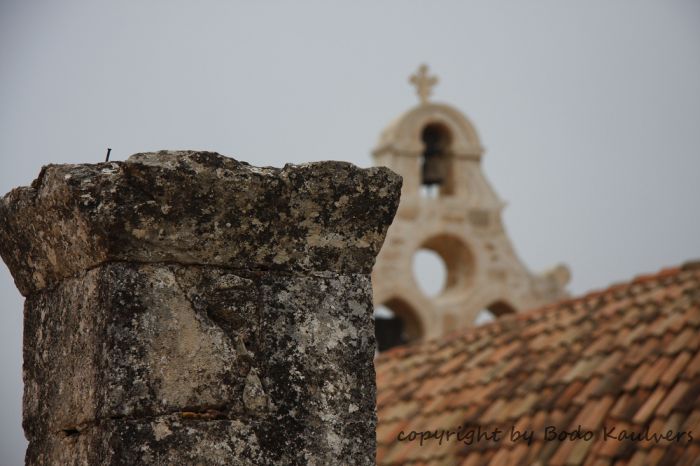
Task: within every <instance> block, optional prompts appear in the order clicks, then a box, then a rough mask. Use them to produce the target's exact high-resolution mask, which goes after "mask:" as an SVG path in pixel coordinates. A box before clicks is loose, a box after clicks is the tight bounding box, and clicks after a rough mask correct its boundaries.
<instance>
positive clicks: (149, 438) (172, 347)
mask: <svg viewBox="0 0 700 466" xmlns="http://www.w3.org/2000/svg"><path fill="white" fill-rule="evenodd" d="M399 189H400V179H399V178H398V177H396V176H395V175H393V174H392V173H391V172H389V171H387V170H383V169H371V170H360V169H357V168H355V167H353V166H352V165H350V164H343V163H336V162H332V163H318V164H309V165H302V166H287V167H285V168H283V169H281V170H279V169H272V168H263V169H259V168H255V167H251V166H249V165H247V164H243V163H240V162H236V161H234V160H231V159H226V158H224V157H222V156H219V155H218V154H212V153H195V152H179V153H157V154H140V155H137V156H133V157H132V158H130V159H129V161H127V162H115V163H109V164H97V165H70V166H50V167H48V168H45V169H44V170H42V174H41V175H40V178H39V179H38V180H37V181H35V182H34V184H33V185H32V187H31V188H19V189H16V190H14V191H12V192H11V193H10V194H9V195H7V196H6V197H5V198H3V199H2V201H1V202H0V253H2V256H3V258H4V259H5V260H6V262H7V263H8V266H9V267H10V271H11V272H12V274H13V276H14V277H15V281H16V283H17V285H18V287H20V289H21V290H22V291H23V293H25V294H27V295H28V297H27V300H26V303H25V331H24V380H25V395H24V428H25V433H26V435H27V437H28V439H29V440H30V445H29V449H28V451H27V457H26V459H27V463H28V464H52V465H53V464H60V465H64V464H90V465H92V464H110V465H121V464H163V465H170V464H202V465H209V464H212V465H213V464H270V465H283V464H299V465H301V464H318V465H322V464H373V462H374V451H375V434H374V429H375V424H376V418H375V414H374V403H375V385H374V367H373V356H374V348H375V342H374V329H373V323H372V301H371V285H370V277H369V271H370V269H371V267H372V263H373V260H374V254H375V253H376V251H378V249H379V247H380V246H381V243H382V241H383V238H384V234H385V232H386V229H387V227H388V225H389V223H390V221H391V219H392V217H393V214H394V212H395V209H396V205H397V203H398V193H399Z"/></svg>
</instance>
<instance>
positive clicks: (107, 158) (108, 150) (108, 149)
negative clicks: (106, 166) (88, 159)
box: [105, 147, 112, 162]
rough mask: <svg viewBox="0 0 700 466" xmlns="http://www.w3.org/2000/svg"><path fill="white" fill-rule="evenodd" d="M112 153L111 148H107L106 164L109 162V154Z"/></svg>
mask: <svg viewBox="0 0 700 466" xmlns="http://www.w3.org/2000/svg"><path fill="white" fill-rule="evenodd" d="M110 152H112V149H110V148H109V147H108V148H107V157H105V162H109V153H110Z"/></svg>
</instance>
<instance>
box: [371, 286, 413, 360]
mask: <svg viewBox="0 0 700 466" xmlns="http://www.w3.org/2000/svg"><path fill="white" fill-rule="evenodd" d="M374 332H375V336H376V339H377V350H378V351H380V352H381V351H386V350H388V349H390V348H393V347H395V346H399V345H405V344H406V343H410V342H413V341H416V340H419V339H420V338H421V337H422V336H423V333H424V330H423V325H422V324H421V322H420V319H419V317H418V313H416V311H415V310H414V309H413V308H412V307H411V306H410V305H409V304H408V303H407V302H406V301H404V300H402V299H400V298H392V299H389V300H388V301H386V302H385V303H384V304H382V305H380V306H378V307H377V308H376V309H375V310H374Z"/></svg>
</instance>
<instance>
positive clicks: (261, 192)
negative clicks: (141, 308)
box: [0, 151, 401, 296]
mask: <svg viewBox="0 0 700 466" xmlns="http://www.w3.org/2000/svg"><path fill="white" fill-rule="evenodd" d="M400 189H401V178H400V177H399V176H397V175H396V174H394V173H393V172H391V171H390V170H388V169H386V168H376V167H375V168H369V169H358V168H357V167H355V166H354V165H352V164H350V163H347V162H317V163H308V164H303V165H286V166H285V167H284V168H281V169H279V168H269V167H267V168H258V167H253V166H251V165H248V164H247V163H244V162H238V161H236V160H234V159H230V158H227V157H223V156H221V155H219V154H216V153H212V152H193V151H181V152H167V151H162V152H158V153H145V154H136V155H132V156H131V157H130V158H129V159H128V160H127V161H125V162H108V163H99V164H83V165H48V166H46V167H44V168H43V169H42V171H41V173H40V175H39V177H38V178H37V179H36V180H35V181H34V182H33V183H32V185H31V186H30V187H23V188H17V189H14V190H12V191H11V192H10V193H8V194H7V195H6V196H5V197H4V198H3V199H2V200H1V201H0V224H2V225H3V226H2V228H0V255H2V258H3V260H4V261H5V263H6V264H7V265H8V267H9V269H10V271H11V272H12V274H13V277H14V279H15V282H16V284H17V287H18V288H19V290H20V292H21V293H22V294H23V295H25V296H27V295H28V294H29V293H31V292H32V291H37V290H40V289H43V288H45V287H50V286H53V285H54V284H56V283H57V282H58V281H60V280H62V279H64V278H67V277H70V276H73V275H75V274H76V273H78V272H79V271H81V270H86V269H89V268H92V267H94V266H96V265H98V264H101V263H104V262H108V261H125V260H128V261H140V262H157V261H169V262H178V263H181V264H210V265H221V266H225V267H231V268H237V269H243V270H287V271H325V270H329V271H336V272H347V273H370V271H371V269H372V266H373V264H374V259H375V256H376V255H377V253H378V252H379V248H380V247H381V245H382V242H383V239H384V235H385V233H386V228H388V226H389V224H390V223H391V221H392V219H393V216H394V213H395V210H396V202H397V198H398V195H399V191H400Z"/></svg>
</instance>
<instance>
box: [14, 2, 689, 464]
mask: <svg viewBox="0 0 700 466" xmlns="http://www.w3.org/2000/svg"><path fill="white" fill-rule="evenodd" d="M423 62H426V63H428V64H429V65H430V66H431V71H432V72H433V73H435V74H437V75H438V76H439V78H440V83H439V84H438V86H437V87H436V89H435V93H434V94H433V100H434V101H437V102H446V103H449V104H451V105H453V106H455V107H457V108H458V109H460V110H461V111H463V112H464V113H465V114H466V115H468V116H469V117H470V119H471V120H472V122H473V123H474V125H475V126H476V128H477V130H478V131H479V134H480V136H481V140H482V142H483V144H484V146H485V147H486V154H485V156H484V159H483V168H484V171H485V173H486V176H487V177H488V178H489V180H490V181H491V183H492V185H493V186H494V188H495V189H496V191H497V192H498V193H499V195H500V196H501V198H503V199H504V200H505V201H507V202H508V207H507V208H506V210H505V213H504V221H505V225H506V228H507V230H508V232H509V234H510V237H511V239H512V241H513V242H514V245H515V247H516V249H517V251H518V253H519V255H520V257H521V258H522V259H523V260H524V262H525V263H526V264H527V265H528V266H529V267H530V268H531V269H533V270H534V271H540V270H542V269H544V268H546V267H549V266H551V265H553V264H556V263H558V262H565V263H566V264H568V265H569V267H570V268H571V271H572V274H573V279H572V282H571V284H570V286H569V289H570V291H571V292H572V293H573V294H580V293H583V292H585V291H587V290H590V289H592V288H600V287H603V286H606V285H608V284H610V283H611V282H615V281H620V280H626V279H628V278H631V277H632V276H634V275H637V274H641V273H643V272H651V271H655V270H657V269H659V268H661V267H664V266H670V265H677V264H679V263H682V262H684V261H686V260H689V259H692V258H700V209H699V208H698V201H700V153H699V152H698V145H699V141H700V3H698V2H694V1H691V0H687V1H680V0H679V1H666V2H657V1H644V0H642V1H633V0H628V1H617V2H605V1H598V0H592V1H588V2H577V3H574V2H568V1H564V2H562V1H536V2H515V1H511V2H489V1H483V2H473V1H469V2H465V1H454V2H451V1H439V2H437V1H433V2H427V1H408V0H402V1H381V2H376V1H375V2H370V1H360V2H346V3H342V4H341V3H340V2H327V1H326V2H322V1H298V2H272V1H271V2H249V1H237V2H223V1H206V2H184V1H155V0H152V1H149V2H137V1H122V2H106V1H61V2H50V1H19V0H18V1H8V0H3V1H2V2H0V70H2V72H1V73H0V103H1V105H0V193H2V194H4V193H5V192H7V191H9V190H10V189H12V188H13V187H15V186H19V185H27V184H29V183H31V181H32V180H33V179H34V178H35V177H36V176H37V174H38V173H39V170H40V168H41V166H42V165H45V164H48V163H93V162H99V161H102V160H104V156H105V152H106V149H107V147H111V148H112V155H111V159H112V160H124V159H126V158H127V157H128V156H129V155H131V154H132V153H135V152H143V151H151V150H159V149H204V150H213V151H217V152H220V153H222V154H225V155H228V156H231V157H234V158H237V159H239V160H244V161H248V162H250V163H252V164H254V165H274V166H281V165H283V164H285V163H288V162H293V163H297V162H304V161H313V160H328V159H333V160H347V161H351V162H353V163H355V164H357V165H360V166H369V165H371V164H372V162H371V158H370V150H371V149H372V147H373V146H374V144H375V142H376V140H377V137H378V136H379V133H380V132H381V130H382V129H383V128H384V127H385V126H386V125H387V124H388V123H389V122H390V121H391V120H392V119H393V118H395V117H396V116H397V115H398V114H400V113H401V112H403V111H405V110H407V109H408V108H410V107H412V106H413V105H415V104H416V103H417V98H416V97H415V95H414V90H413V89H412V88H411V87H410V86H409V84H408V76H409V75H410V74H411V73H413V72H414V71H415V70H416V68H417V66H418V65H419V64H420V63H423ZM426 264H428V265H424V266H423V265H420V264H419V265H418V268H419V269H420V271H422V272H421V273H424V274H425V275H427V276H428V277H431V276H433V277H437V278H436V280H439V275H440V273H439V271H433V270H431V269H430V268H431V267H432V265H430V263H429V262H428V263H426ZM429 280H430V279H429ZM428 288H429V284H428ZM0 303H1V305H2V309H1V311H2V312H0V340H1V341H2V344H3V350H2V353H1V355H0V370H2V377H0V400H1V401H2V406H3V408H4V409H3V416H2V417H0V464H2V465H18V464H22V463H23V455H24V449H25V445H26V443H25V441H24V437H23V434H22V430H21V394H22V381H21V364H22V353H21V349H22V303H23V298H22V297H21V296H20V295H19V293H18V292H17V290H16V289H15V287H14V284H13V282H12V278H11V276H10V275H9V273H8V271H7V268H6V267H5V266H4V264H3V265H1V266H0Z"/></svg>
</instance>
